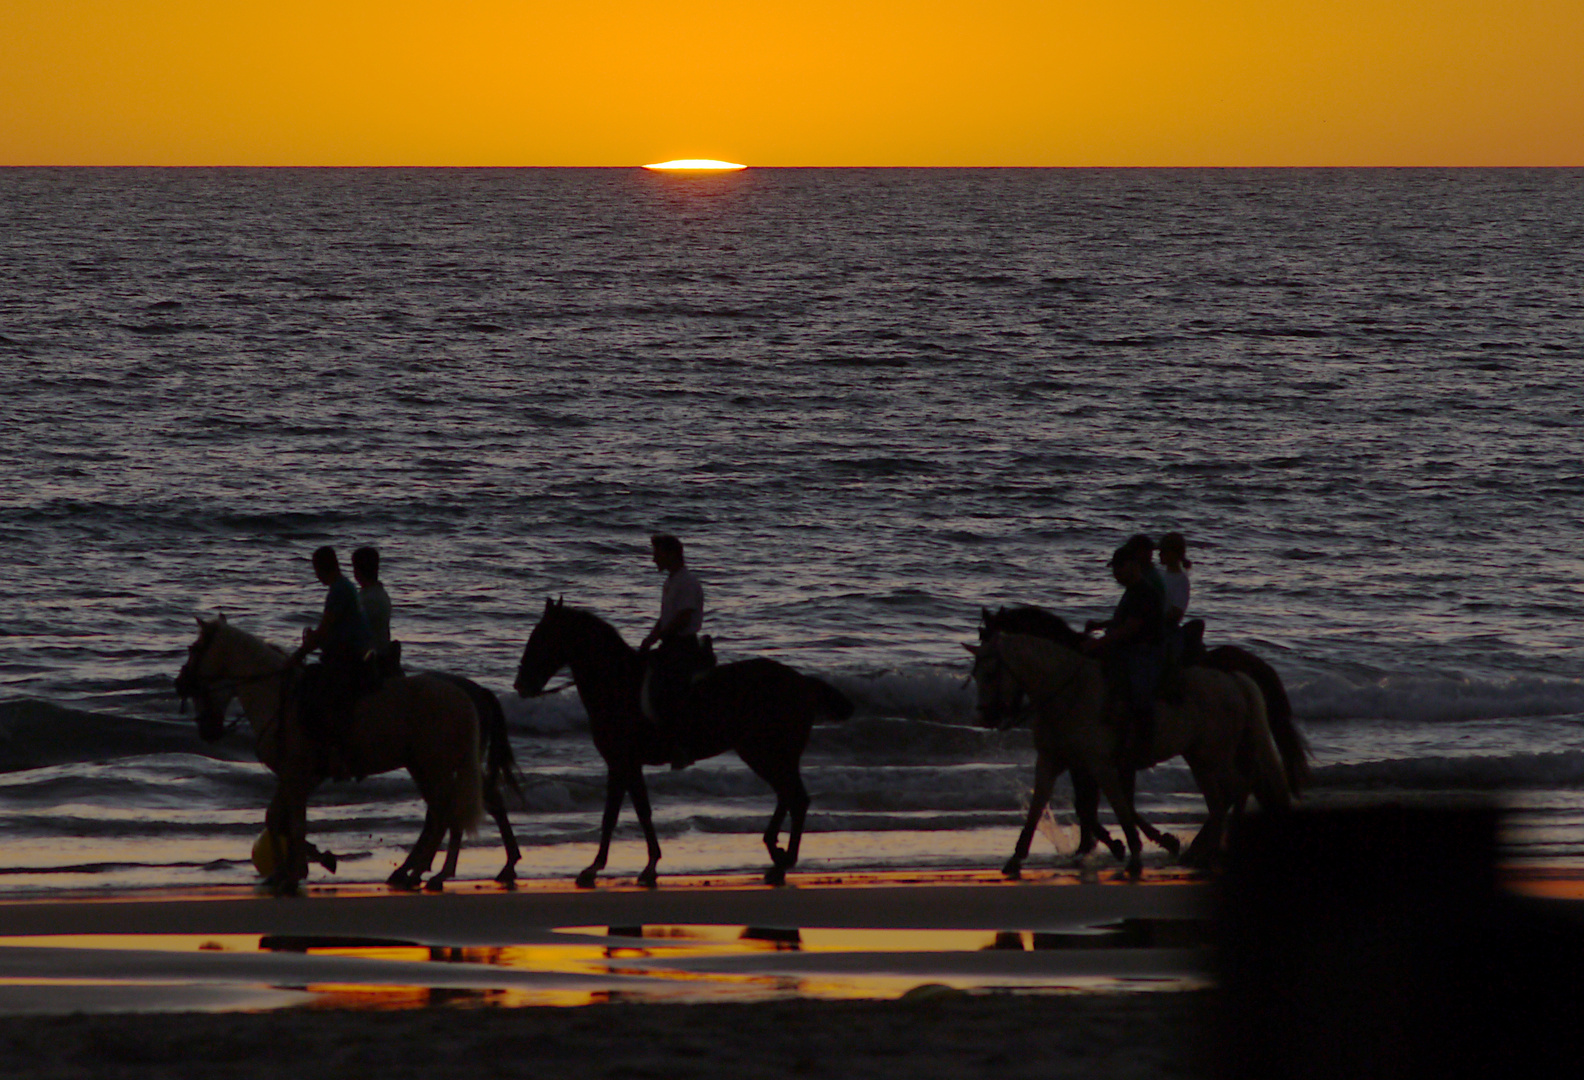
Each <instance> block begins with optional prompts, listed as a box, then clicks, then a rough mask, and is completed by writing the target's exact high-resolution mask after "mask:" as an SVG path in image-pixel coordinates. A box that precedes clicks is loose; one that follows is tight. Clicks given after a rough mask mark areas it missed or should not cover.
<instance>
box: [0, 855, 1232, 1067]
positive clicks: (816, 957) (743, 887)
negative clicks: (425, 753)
mask: <svg viewBox="0 0 1584 1080" xmlns="http://www.w3.org/2000/svg"><path fill="white" fill-rule="evenodd" d="M1208 903H1209V894H1208V892H1207V890H1206V888H1205V886H1203V885H1199V884H1193V883H1191V882H1189V880H1188V879H1187V878H1186V877H1178V876H1170V875H1163V876H1162V877H1161V878H1160V879H1159V880H1158V881H1157V882H1156V883H1146V884H1141V885H1132V884H1125V883H1120V882H1115V881H1113V879H1111V878H1110V876H1109V875H1107V876H1106V878H1105V879H1104V880H1102V881H1088V882H1079V881H1076V880H1074V879H1070V878H1067V877H1063V876H1059V875H1051V876H1050V877H1043V878H1037V879H1035V880H1033V881H1029V882H1022V883H1015V884H1014V883H1001V882H998V881H996V880H995V878H994V877H993V876H991V875H988V874H982V873H967V872H965V873H961V874H930V875H917V876H910V875H905V874H904V875H874V876H863V877H851V876H848V877H843V878H841V879H826V880H823V881H820V880H815V881H807V882H803V883H800V884H799V885H797V886H795V887H792V888H785V889H769V888H765V887H761V886H755V885H752V884H751V883H750V882H749V880H748V879H746V878H744V879H741V880H727V879H721V878H716V879H712V880H710V881H709V882H708V883H705V882H704V881H673V882H668V883H667V884H665V885H664V886H663V887H662V888H660V889H658V890H653V891H650V890H642V889H636V888H630V887H623V886H613V887H604V888H601V889H599V890H596V891H593V892H583V891H579V890H576V889H573V888H571V887H570V886H563V885H561V884H559V883H557V884H546V883H536V884H533V885H530V886H528V887H525V888H523V889H520V890H518V891H515V892H504V891H496V890H494V889H492V888H490V887H488V886H485V885H474V886H468V885H464V886H462V887H459V888H457V889H456V890H455V891H453V892H451V893H448V894H445V895H438V896H429V895H395V894H389V893H384V892H380V891H377V890H372V889H361V890H360V889H352V890H348V889H340V890H337V889H333V888H314V889H310V890H308V892H307V894H306V895H304V896H301V897H296V898H288V899H276V898H271V897H263V896H257V895H253V894H251V893H246V892H242V891H240V890H217V891H214V892H211V893H206V894H200V893H191V892H188V893H179V894H159V895H147V894H145V895H128V896H120V897H114V898H109V899H105V898H91V899H81V900H56V901H49V902H12V903H7V904H0V1013H3V1014H9V1015H3V1016H0V1055H3V1056H0V1062H3V1065H4V1067H5V1068H6V1069H7V1070H8V1071H9V1072H10V1073H11V1074H13V1075H20V1076H66V1075H84V1074H87V1073H93V1074H101V1075H102V1074H106V1073H113V1074H114V1075H119V1076H201V1075H218V1074H220V1073H224V1074H225V1075H227V1076H242V1077H245V1076H250V1075H261V1076H262V1075H279V1074H280V1073H281V1072H282V1071H284V1070H286V1069H291V1070H292V1071H294V1072H296V1073H298V1074H300V1075H302V1076H304V1077H313V1076H321V1075H322V1076H331V1075H336V1076H340V1075H347V1074H348V1073H357V1072H366V1073H373V1072H375V1071H378V1072H379V1073H381V1074H383V1075H387V1076H398V1077H399V1076H407V1075H418V1074H419V1073H425V1074H428V1073H432V1072H433V1071H434V1070H435V1069H437V1068H438V1069H452V1068H457V1067H472V1065H473V1063H477V1062H487V1068H488V1070H489V1071H490V1072H491V1073H492V1074H496V1075H518V1074H523V1075H527V1074H529V1073H530V1072H532V1073H536V1074H539V1073H543V1072H544V1071H545V1070H547V1069H549V1070H559V1071H571V1072H573V1073H575V1074H577V1075H593V1076H651V1075H652V1076H708V1075H739V1076H793V1075H797V1076H825V1075H829V1076H964V1075H981V1074H982V1075H992V1074H993V1075H996V1076H1022V1075H1028V1076H1034V1075H1040V1076H1053V1075H1054V1076H1062V1075H1074V1076H1076V1075H1094V1074H1095V1072H1094V1071H1095V1070H1096V1069H1103V1070H1104V1072H1105V1073H1106V1074H1107V1075H1113V1076H1170V1075H1181V1074H1183V1073H1184V1072H1185V1071H1186V1070H1188V1068H1189V1062H1190V1059H1191V1054H1190V1052H1189V1051H1190V1047H1192V1046H1193V1045H1195V1044H1194V1037H1193V1032H1194V1031H1195V1030H1200V1029H1202V1028H1203V1023H1202V1022H1201V1021H1202V1013H1203V1010H1204V1008H1205V1005H1204V998H1205V994H1204V993H1203V992H1202V991H1199V990H1197V989H1196V988H1200V987H1203V986H1204V985H1205V958H1206V953H1205V949H1204V947H1203V941H1202V935H1201V934H1200V933H1199V932H1198V931H1197V930H1196V929H1195V928H1198V927H1201V926H1202V925H1203V920H1204V918H1205V917H1206V915H1207V913H1208V907H1207V905H1208ZM640 935H641V936H640ZM508 1005H519V1006H522V1007H518V1008H494V1007H486V1006H508ZM557 1005H585V1006H587V1007H583V1008H558V1007H552V1006H557Z"/></svg>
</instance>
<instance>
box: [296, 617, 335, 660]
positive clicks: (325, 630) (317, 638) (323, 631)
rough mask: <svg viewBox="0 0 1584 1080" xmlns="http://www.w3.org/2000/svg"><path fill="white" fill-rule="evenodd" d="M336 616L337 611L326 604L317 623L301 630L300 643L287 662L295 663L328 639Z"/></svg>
mask: <svg viewBox="0 0 1584 1080" xmlns="http://www.w3.org/2000/svg"><path fill="white" fill-rule="evenodd" d="M336 618H337V613H336V612H335V611H333V610H332V609H331V608H330V606H329V605H326V606H325V611H324V614H323V615H321V616H319V625H318V626H313V627H309V628H308V629H307V630H304V631H303V639H302V645H300V646H299V647H298V649H297V651H296V652H294V653H292V654H291V660H290V661H288V663H293V664H295V663H297V662H298V661H300V660H302V659H303V658H304V657H305V656H307V655H308V654H309V653H311V652H313V651H314V650H315V649H317V648H318V647H319V646H321V645H323V644H324V643H325V642H326V641H328V640H330V631H331V630H333V629H334V628H335V624H336Z"/></svg>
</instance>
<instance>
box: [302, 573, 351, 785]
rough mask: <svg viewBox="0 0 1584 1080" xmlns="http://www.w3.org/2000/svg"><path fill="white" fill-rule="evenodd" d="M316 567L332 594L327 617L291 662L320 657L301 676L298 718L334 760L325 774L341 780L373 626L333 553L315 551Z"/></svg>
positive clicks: (327, 598) (306, 635)
mask: <svg viewBox="0 0 1584 1080" xmlns="http://www.w3.org/2000/svg"><path fill="white" fill-rule="evenodd" d="M313 568H314V576H315V577H317V578H318V579H319V583H320V584H321V585H323V586H325V587H326V589H327V590H328V591H327V592H326V593H325V602H324V613H323V614H322V615H321V616H320V618H319V624H318V625H317V626H314V627H312V628H310V629H307V630H304V631H303V638H302V645H301V646H299V647H298V649H297V651H296V652H294V653H292V655H291V659H290V661H289V662H290V663H292V664H298V663H301V662H302V661H303V659H304V658H306V657H307V656H308V654H309V653H312V652H314V651H315V650H318V652H319V656H320V663H319V664H316V665H313V666H310V667H309V668H308V669H307V670H306V671H304V673H303V674H304V679H303V692H302V697H301V700H300V703H299V707H298V716H299V719H300V720H301V723H302V726H303V730H304V731H305V732H306V733H307V734H308V736H309V738H311V739H313V740H315V741H316V742H318V743H320V744H321V745H322V746H323V747H324V748H325V750H326V751H327V754H326V756H327V757H329V758H330V759H331V760H330V762H329V764H328V766H327V771H329V772H331V773H333V774H336V775H341V774H343V773H345V772H346V771H347V770H346V761H345V758H346V752H345V746H344V744H345V741H346V733H347V729H348V728H349V727H350V724H351V719H352V707H353V705H354V704H355V703H356V701H357V697H358V691H359V689H360V687H361V683H362V680H363V670H364V657H365V656H366V655H367V654H368V651H369V643H370V634H369V626H368V620H367V619H366V618H364V615H363V608H362V606H361V605H360V604H359V603H358V592H357V588H356V587H355V586H354V585H353V584H352V583H351V582H350V581H348V580H347V579H346V577H345V575H343V574H342V573H341V563H340V560H338V559H337V558H336V553H335V548H332V547H328V546H327V547H321V548H319V549H318V550H316V551H315V552H314V553H313Z"/></svg>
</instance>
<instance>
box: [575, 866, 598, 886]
mask: <svg viewBox="0 0 1584 1080" xmlns="http://www.w3.org/2000/svg"><path fill="white" fill-rule="evenodd" d="M598 876H599V871H598V870H585V871H583V872H582V873H581V874H579V875H578V876H577V887H578V888H580V889H592V888H593V887H594V879H595V878H596V877H598Z"/></svg>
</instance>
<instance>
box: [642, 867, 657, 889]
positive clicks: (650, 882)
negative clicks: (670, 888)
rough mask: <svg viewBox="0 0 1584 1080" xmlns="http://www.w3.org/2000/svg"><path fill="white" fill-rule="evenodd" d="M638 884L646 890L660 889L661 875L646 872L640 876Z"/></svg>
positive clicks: (650, 871)
mask: <svg viewBox="0 0 1584 1080" xmlns="http://www.w3.org/2000/svg"><path fill="white" fill-rule="evenodd" d="M638 884H640V885H642V886H643V887H644V888H646V889H654V888H658V887H659V885H660V874H659V873H658V872H657V871H654V870H645V871H644V872H643V873H641V874H639V875H638Z"/></svg>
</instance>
